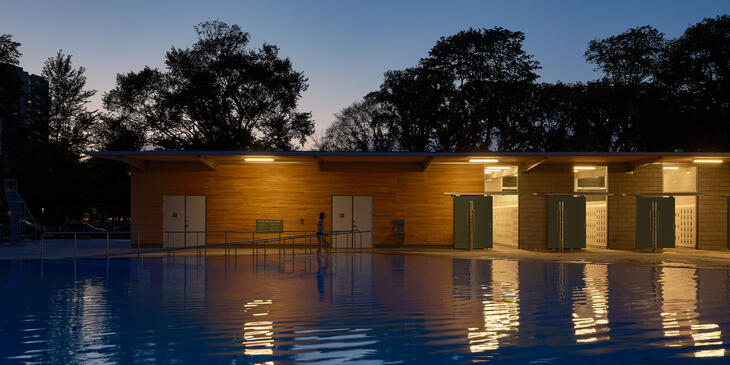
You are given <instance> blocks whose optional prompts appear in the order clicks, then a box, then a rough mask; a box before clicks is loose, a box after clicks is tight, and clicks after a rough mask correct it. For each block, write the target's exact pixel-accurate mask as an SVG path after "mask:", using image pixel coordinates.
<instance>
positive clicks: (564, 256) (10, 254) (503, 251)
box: [0, 240, 730, 269]
mask: <svg viewBox="0 0 730 365" xmlns="http://www.w3.org/2000/svg"><path fill="white" fill-rule="evenodd" d="M105 245H106V244H105V242H104V241H103V240H86V241H84V242H81V241H80V242H79V244H78V247H77V252H76V255H77V257H79V258H84V257H105V256H106V247H105ZM154 251H155V250H154V249H144V248H143V249H141V250H140V252H139V254H141V255H143V256H145V257H154V256H165V255H168V254H169V253H164V252H159V251H158V252H154ZM234 252H235V254H237V255H238V256H251V255H252V249H251V247H246V248H239V249H237V250H235V251H233V250H230V251H229V252H228V254H233V253H234ZM280 252H281V251H279V248H278V246H275V245H271V246H269V247H268V248H267V250H266V254H267V255H271V256H276V255H278V254H279V253H280ZM332 252H346V251H345V250H333V251H332ZM355 252H358V251H357V250H355ZM363 252H370V250H363ZM372 252H373V253H380V254H399V255H432V256H445V257H452V258H464V259H479V260H491V259H504V260H538V261H557V262H575V263H596V264H633V265H661V266H676V267H705V268H721V269H730V251H708V250H695V249H691V248H673V249H665V250H664V251H663V252H645V251H627V250H609V249H601V248H587V249H582V250H574V251H566V252H563V253H561V252H556V251H532V250H520V249H516V248H513V247H508V246H496V247H495V248H492V249H484V250H474V251H465V250H454V249H449V248H429V247H423V246H416V247H389V248H375V249H373V250H372ZM109 253H110V254H111V255H114V256H115V257H135V256H137V255H138V252H137V250H136V249H130V248H129V241H128V240H111V241H110V247H109ZM294 253H295V255H302V254H311V253H309V251H307V250H305V249H304V248H302V247H296V248H295V249H294ZM198 254H203V252H202V251H201V252H197V251H196V250H195V249H188V250H184V251H177V252H176V253H175V255H198ZM205 254H206V255H211V256H222V255H225V254H226V250H225V249H223V248H208V249H206V250H205ZM263 254H264V250H263V249H262V248H259V249H258V255H263ZM285 254H286V255H291V254H292V248H291V246H288V247H286V248H285ZM39 258H40V243H39V242H38V241H29V240H26V241H23V242H21V243H15V244H11V243H1V244H0V260H37V259H39ZM68 258H73V240H53V241H51V240H48V241H46V244H45V251H44V259H68Z"/></svg>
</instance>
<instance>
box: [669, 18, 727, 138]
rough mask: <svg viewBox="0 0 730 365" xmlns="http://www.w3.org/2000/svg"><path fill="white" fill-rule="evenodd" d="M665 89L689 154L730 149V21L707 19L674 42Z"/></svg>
mask: <svg viewBox="0 0 730 365" xmlns="http://www.w3.org/2000/svg"><path fill="white" fill-rule="evenodd" d="M661 82H662V87H664V88H666V89H667V90H668V91H669V92H671V93H672V95H673V96H674V98H673V99H672V100H671V104H672V105H673V106H674V107H673V108H672V110H671V112H672V116H673V117H674V118H676V119H675V120H676V121H675V123H674V125H675V126H678V127H679V126H681V127H682V131H681V132H680V133H681V134H682V135H681V141H682V145H681V147H682V148H684V149H686V150H694V151H699V150H705V151H708V150H725V151H726V150H728V149H730V128H729V127H730V16H728V15H722V16H717V17H715V18H706V19H704V20H702V21H701V22H699V23H697V24H695V25H692V26H690V27H689V28H687V30H686V31H685V32H684V34H682V36H680V37H679V38H678V39H676V40H673V41H671V42H670V47H669V51H668V55H667V63H666V67H665V69H664V73H663V74H662V79H661Z"/></svg>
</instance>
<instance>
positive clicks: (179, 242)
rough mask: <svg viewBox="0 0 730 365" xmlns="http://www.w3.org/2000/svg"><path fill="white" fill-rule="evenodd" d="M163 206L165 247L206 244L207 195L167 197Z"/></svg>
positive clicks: (163, 199)
mask: <svg viewBox="0 0 730 365" xmlns="http://www.w3.org/2000/svg"><path fill="white" fill-rule="evenodd" d="M162 206H163V207H162V210H163V229H164V233H163V237H162V240H163V242H164V246H165V247H188V246H197V245H203V244H205V236H206V232H205V231H206V228H205V195H165V196H164V197H163V198H162Z"/></svg>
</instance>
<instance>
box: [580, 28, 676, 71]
mask: <svg viewBox="0 0 730 365" xmlns="http://www.w3.org/2000/svg"><path fill="white" fill-rule="evenodd" d="M665 50H666V39H665V38H664V33H661V32H659V31H658V30H656V29H655V28H652V27H651V26H648V25H645V26H643V27H636V28H630V29H629V30H627V31H625V32H623V33H621V34H619V35H615V36H611V37H608V38H605V39H594V40H592V41H590V42H589V43H588V50H587V51H586V52H585V58H586V60H588V62H591V63H593V64H595V65H596V66H598V69H599V70H601V71H603V73H604V75H605V77H606V79H607V80H609V81H611V82H612V83H615V84H624V85H635V84H639V83H642V82H650V81H653V79H654V78H655V76H656V75H657V73H658V71H659V68H660V64H661V62H662V58H663V56H664V55H665Z"/></svg>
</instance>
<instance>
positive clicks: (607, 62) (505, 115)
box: [318, 15, 730, 152]
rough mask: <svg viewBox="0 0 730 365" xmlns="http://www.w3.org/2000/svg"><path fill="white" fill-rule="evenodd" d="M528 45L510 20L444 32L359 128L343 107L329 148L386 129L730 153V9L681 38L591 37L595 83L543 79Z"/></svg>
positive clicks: (431, 141)
mask: <svg viewBox="0 0 730 365" xmlns="http://www.w3.org/2000/svg"><path fill="white" fill-rule="evenodd" d="M524 40H525V36H524V34H522V33H521V32H513V31H510V30H507V29H503V28H499V27H496V28H491V29H468V30H465V31H461V32H459V33H457V34H455V35H452V36H448V37H442V38H441V39H439V40H438V41H437V42H436V44H435V45H434V47H433V48H432V49H431V51H430V52H429V55H428V57H426V58H423V59H421V60H420V61H419V62H418V65H417V66H414V67H411V68H407V69H405V70H391V71H388V72H386V73H385V76H384V80H383V82H382V84H381V86H380V88H379V89H377V90H375V91H373V92H371V93H369V94H367V95H366V96H365V97H364V99H363V102H362V103H363V104H369V105H370V104H375V105H377V107H373V106H370V107H368V108H367V109H363V108H360V107H358V108H357V110H358V124H357V125H358V128H356V129H355V128H352V124H351V123H345V122H344V121H343V120H342V115H343V113H340V114H338V115H337V116H336V118H335V123H333V124H332V125H331V126H330V128H329V129H328V130H327V131H326V133H325V134H324V136H323V138H322V139H321V140H320V141H319V142H320V143H319V144H318V146H319V147H322V148H326V149H337V148H342V146H345V147H346V148H348V149H355V148H358V149H360V150H367V149H370V148H376V147H375V146H376V145H375V144H363V143H351V142H352V141H353V140H362V139H363V138H364V136H366V134H363V133H362V131H366V130H376V129H377V130H383V131H385V132H384V133H383V134H382V135H381V136H380V137H379V138H380V140H387V141H393V143H388V144H378V145H377V146H380V148H381V149H382V150H408V151H460V152H468V151H487V150H491V151H494V150H497V151H558V150H560V151H672V150H676V149H681V150H686V151H712V150H728V149H730V128H728V126H729V125H730V84H729V83H728V75H729V74H730V61H729V60H730V17H729V16H728V15H722V16H718V17H715V18H707V19H704V20H702V21H701V22H699V23H697V24H694V25H692V26H690V27H688V28H687V30H686V31H685V32H684V34H682V35H681V36H680V37H678V38H676V39H667V38H666V37H665V35H664V34H663V33H661V32H660V31H659V30H657V29H655V28H653V27H651V26H648V25H647V26H641V27H635V28H630V29H628V30H626V31H625V32H623V33H621V34H618V35H614V36H610V37H607V38H604V39H595V40H592V41H590V42H589V43H588V45H587V50H586V52H585V58H586V60H587V61H588V62H590V63H593V64H594V65H596V70H597V71H600V72H601V74H602V76H601V77H600V78H598V79H596V80H590V81H587V82H575V83H561V82H556V83H540V82H538V81H537V80H538V77H539V76H538V74H537V71H538V70H539V69H540V65H539V64H538V62H537V61H535V60H534V57H533V56H532V55H530V54H528V53H527V52H525V51H524V49H523V46H522V45H523V42H524ZM358 105H360V104H358V103H356V104H354V105H353V106H351V107H348V108H346V109H345V110H343V112H345V111H348V113H349V109H350V108H353V107H356V106H358ZM368 110H376V111H377V112H373V113H375V114H373V115H366V114H367V113H370V112H368ZM376 116H377V117H376ZM367 123H371V124H372V125H366V124H367ZM357 146H359V147H357Z"/></svg>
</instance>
